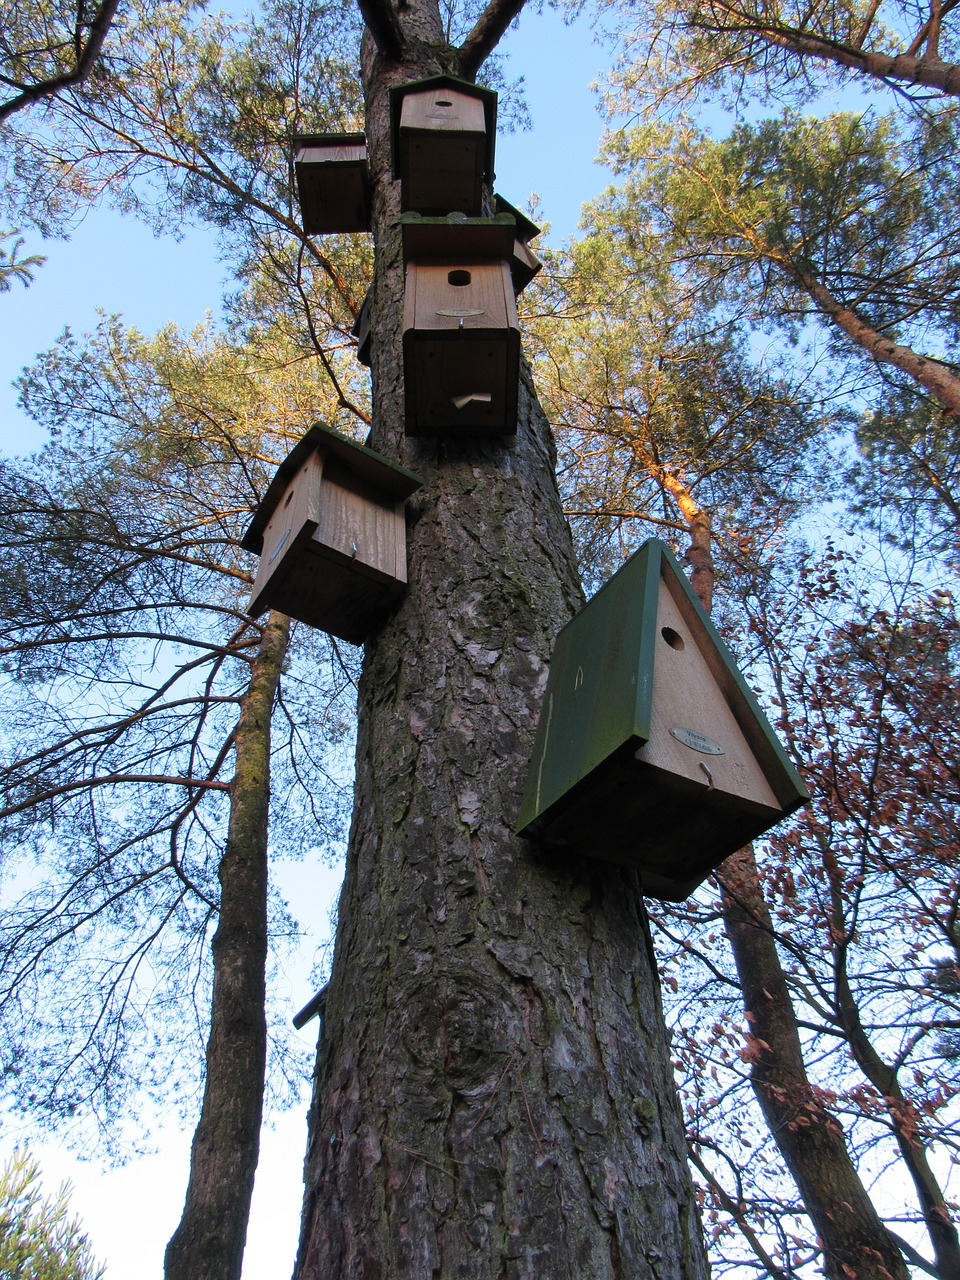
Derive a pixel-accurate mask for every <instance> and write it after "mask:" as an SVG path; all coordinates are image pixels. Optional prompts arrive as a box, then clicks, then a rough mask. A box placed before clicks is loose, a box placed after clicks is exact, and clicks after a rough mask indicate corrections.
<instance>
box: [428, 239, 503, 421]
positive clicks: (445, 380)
mask: <svg viewBox="0 0 960 1280" xmlns="http://www.w3.org/2000/svg"><path fill="white" fill-rule="evenodd" d="M403 328H404V333H403V345H404V378H405V382H406V430H407V434H408V435H413V436H417V435H434V434H438V433H439V434H461V435H478V434H480V435H513V434H515V432H516V423H517V389H518V383H519V375H520V333H519V326H518V322H517V308H516V301H515V298H514V293H513V285H512V283H511V279H510V271H509V268H508V266H507V264H506V263H505V262H467V263H463V264H461V265H458V266H455V267H448V266H440V265H437V264H433V263H419V262H413V263H410V264H409V265H408V267H407V274H406V287H405V291H404V325H403Z"/></svg>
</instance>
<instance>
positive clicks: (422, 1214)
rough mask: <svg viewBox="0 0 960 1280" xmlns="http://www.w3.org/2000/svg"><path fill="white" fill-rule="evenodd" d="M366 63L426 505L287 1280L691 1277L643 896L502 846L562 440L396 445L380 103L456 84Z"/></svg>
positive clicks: (410, 20) (433, 67)
mask: <svg viewBox="0 0 960 1280" xmlns="http://www.w3.org/2000/svg"><path fill="white" fill-rule="evenodd" d="M397 12H398V16H399V19H400V23H401V25H402V27H403V32H404V36H405V40H406V46H405V47H406V49H407V53H406V55H405V60H404V62H403V63H402V64H399V65H392V64H390V63H386V62H384V60H382V59H381V58H380V57H374V56H373V50H372V47H370V45H369V35H368V36H367V37H365V46H366V57H365V73H366V74H365V83H366V98H367V143H368V150H369V154H370V163H371V171H372V175H373V182H374V192H375V194H374V226H375V237H376V250H377V251H376V266H375V278H374V291H373V316H374V322H373V323H374V329H373V347H372V356H373V379H374V415H373V421H374V427H373V441H372V443H373V447H374V448H376V449H379V450H381V451H382V452H384V453H386V454H387V455H388V456H390V457H395V458H398V459H400V460H401V461H403V462H404V463H405V464H406V465H408V466H410V467H412V468H414V469H415V470H416V471H418V472H419V473H420V474H421V475H423V476H424V477H425V479H426V485H425V487H424V489H423V490H422V491H421V493H419V494H418V495H417V496H416V498H415V499H414V504H415V511H414V512H413V513H412V514H413V521H412V524H411V528H410V536H409V547H408V562H409V577H410V585H409V590H408V591H407V594H406V595H405V597H404V599H403V601H402V602H401V604H400V606H399V607H398V610H397V613H396V614H395V616H394V617H393V618H392V619H391V620H390V621H389V622H388V623H387V625H386V626H385V627H384V628H383V630H382V631H381V632H380V633H379V634H378V635H376V636H375V637H374V638H373V639H371V640H370V641H369V642H368V644H367V646H366V654H365V661H364V673H363V678H362V681H361V687H360V705H359V737H358V746H357V780H356V796H355V808H354V821H353V829H352V832H351V837H350V845H349V850H348V854H347V872H346V881H345V884H344V889H343V894H342V897H341V903H340V912H339V924H338V930H337V942H336V954H335V959H334V965H333V975H332V978H331V982H330V986H329V993H328V997H327V1002H326V1008H325V1016H324V1023H323V1031H322V1038H321V1043H320V1046H319V1053H318V1061H317V1071H316V1078H315V1092H314V1098H313V1104H312V1108H311V1115H310V1137H309V1148H308V1156H307V1164H306V1172H305V1183H306V1186H305V1199H304V1210H303V1219H302V1233H301V1241H300V1250H299V1256H298V1261H297V1267H296V1272H295V1274H296V1276H297V1277H298V1280H361V1278H362V1280H408V1278H409V1280H414V1278H416V1280H453V1278H454V1277H470V1278H471V1280H506V1278H510V1280H514V1278H517V1280H519V1278H520V1277H529V1278H530V1280H560V1278H561V1277H566V1276H578V1277H579V1276H582V1277H584V1278H585V1280H587V1278H589V1280H615V1278H618V1277H636V1278H638V1280H639V1278H641V1277H650V1280H653V1277H658V1280H672V1278H675V1280H681V1278H684V1280H701V1277H705V1276H706V1263H705V1259H704V1253H703V1245H702V1238H701V1232H700V1227H699V1221H698V1215H697V1210H696V1204H695V1201H694V1197H693V1192H692V1188H691V1184H690V1178H689V1172H688V1169H687V1164H686V1157H685V1149H684V1139H683V1129H682V1124H681V1120H680V1114H679V1107H678V1105H677V1099H676V1092H675V1087H674V1083H673V1078H672V1071H671V1066H670V1061H669V1055H668V1041H667V1035H666V1029H665V1026H664V1023H663V1019H662V1012H661V1008H660V1001H659V990H658V986H657V977H656V971H655V963H654V958H653V953H652V948H651V946H650V940H649V934H648V930H647V922H646V918H645V914H644V909H643V902H642V896H641V893H640V887H639V884H638V880H637V876H636V875H635V874H634V873H632V872H629V871H626V870H621V869H618V868H616V867H612V866H608V865H604V864H602V863H598V862H593V861H590V860H588V859H586V858H573V857H559V856H557V855H553V854H551V855H549V856H548V855H546V854H544V853H542V852H541V851H539V850H538V848H537V847H536V846H535V845H533V844H531V843H529V842H525V841H521V840H519V839H517V838H516V837H515V836H514V835H513V825H514V822H515V820H516V816H517V811H518V808H519V802H520V795H521V790H522V787H523V783H524V777H525V773H526V767H527V761H528V759H529V753H530V751H531V748H532V740H533V731H534V727H535V722H536V719H537V716H538V714H539V704H540V699H541V695H542V690H543V685H544V681H545V677H546V670H547V664H548V662H549V659H550V655H551V653H552V649H553V643H554V638H555V635H556V632H557V630H558V629H559V627H560V626H561V625H562V623H564V622H565V621H566V620H567V619H568V618H569V617H570V616H571V614H572V613H573V611H574V610H575V609H576V608H577V607H578V605H579V604H580V601H581V596H580V591H579V585H578V582H577V577H576V571H575V564H574V555H573V550H572V545H571V540H570V536H569V531H568V529H567V527H566V523H565V521H564V519H563V515H562V511H561V507H560V502H559V496H558V492H557V487H556V481H555V476H554V466H555V454H554V449H553V442H552V436H551V432H550V429H549V425H548V424H547V422H546V420H545V418H544V416H543V413H542V411H541V409H540V407H539V405H538V403H537V401H536V399H535V396H534V394H533V390H532V384H531V380H530V378H529V375H528V374H527V373H526V372H524V374H523V376H522V385H521V393H520V421H519V427H518V434H517V439H516V442H515V443H514V442H512V441H503V440H499V439H493V440H490V441H488V442H478V441H472V440H457V441H451V442H445V441H440V440H432V439H425V440H421V441H418V440H411V439H407V438H405V436H404V432H403V381H402V376H401V370H402V360H401V317H402V298H403V287H404V277H403V268H402V262H401V253H400V246H399V236H398V226H397V224H398V222H399V190H398V184H397V183H395V182H393V181H392V180H391V179H390V171H389V165H390V134H389V118H388V108H387V91H388V89H389V87H390V85H391V84H398V83H403V82H406V81H411V80H416V79H419V78H421V77H423V76H426V75H429V74H434V73H436V72H439V71H443V70H453V71H456V69H457V68H456V65H455V61H454V58H453V51H451V50H449V48H447V47H446V46H445V45H444V43H443V32H442V27H441V23H440V18H439V13H438V11H437V7H436V4H435V3H431V0H411V3H408V4H407V5H406V6H405V7H402V8H399V9H398V11H397Z"/></svg>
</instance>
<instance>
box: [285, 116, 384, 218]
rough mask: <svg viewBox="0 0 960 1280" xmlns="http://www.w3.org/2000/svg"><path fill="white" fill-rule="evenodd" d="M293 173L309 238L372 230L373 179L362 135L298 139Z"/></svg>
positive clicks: (335, 135)
mask: <svg viewBox="0 0 960 1280" xmlns="http://www.w3.org/2000/svg"><path fill="white" fill-rule="evenodd" d="M294 170H295V172H296V177H297V194H298V198H299V201H300V213H301V217H302V219H303V229H304V231H306V232H307V234H308V235H329V234H332V233H334V232H344V233H346V232H354V231H369V230H370V177H369V172H368V165H367V146H366V140H365V138H364V135H363V134H362V133H358V134H325V135H324V134H318V135H311V136H309V137H304V138H300V139H298V140H297V145H296V151H295V157H294Z"/></svg>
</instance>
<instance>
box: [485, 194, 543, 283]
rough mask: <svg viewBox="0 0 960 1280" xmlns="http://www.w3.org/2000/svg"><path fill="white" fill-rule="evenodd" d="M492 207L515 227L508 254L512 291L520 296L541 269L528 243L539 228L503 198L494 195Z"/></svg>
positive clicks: (537, 232)
mask: <svg viewBox="0 0 960 1280" xmlns="http://www.w3.org/2000/svg"><path fill="white" fill-rule="evenodd" d="M493 207H494V208H495V209H496V211H497V213H509V214H510V215H511V217H512V218H513V220H514V223H515V225H516V236H515V237H514V241H513V249H512V250H511V253H510V274H511V276H512V277H513V291H514V293H517V294H520V293H522V292H523V290H524V289H525V288H526V287H527V285H528V284H529V283H530V281H531V280H532V279H533V277H534V276H535V275H536V274H537V272H538V271H540V270H541V268H542V267H543V263H542V262H541V261H540V259H539V258H538V257H537V255H536V254H535V253H534V252H533V250H532V249H531V248H530V241H531V240H535V239H536V238H537V236H538V235H539V234H540V228H539V227H538V226H537V224H536V223H535V222H531V221H530V219H529V218H528V217H527V216H526V214H523V213H521V212H520V210H519V209H515V208H514V206H513V205H512V204H510V202H509V201H508V200H504V198H503V196H500V195H496V194H494V197H493Z"/></svg>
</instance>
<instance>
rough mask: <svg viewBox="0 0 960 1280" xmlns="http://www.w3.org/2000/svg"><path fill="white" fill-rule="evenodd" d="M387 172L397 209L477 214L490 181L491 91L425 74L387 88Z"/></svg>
mask: <svg viewBox="0 0 960 1280" xmlns="http://www.w3.org/2000/svg"><path fill="white" fill-rule="evenodd" d="M390 112H391V125H392V130H393V175H394V177H395V178H399V179H400V208H401V210H404V211H406V210H415V211H418V212H420V213H427V214H444V213H451V212H460V213H469V214H479V213H481V212H482V210H483V184H484V182H487V183H492V182H493V157H494V148H495V146H496V130H497V95H496V94H495V93H494V92H493V91H492V90H490V89H481V88H479V87H478V86H477V85H475V84H470V83H469V82H468V81H466V80H458V79H456V78H455V77H454V76H431V77H430V78H429V79H427V80H415V81H412V82H411V83H409V84H401V85H396V86H395V87H394V88H393V89H391V90H390Z"/></svg>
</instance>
